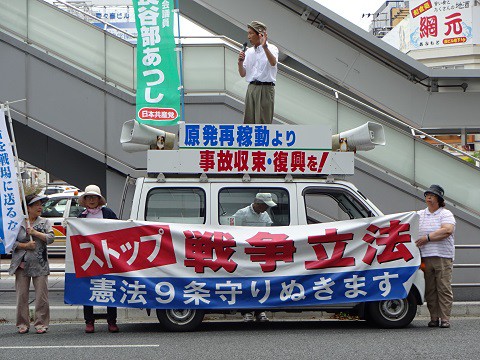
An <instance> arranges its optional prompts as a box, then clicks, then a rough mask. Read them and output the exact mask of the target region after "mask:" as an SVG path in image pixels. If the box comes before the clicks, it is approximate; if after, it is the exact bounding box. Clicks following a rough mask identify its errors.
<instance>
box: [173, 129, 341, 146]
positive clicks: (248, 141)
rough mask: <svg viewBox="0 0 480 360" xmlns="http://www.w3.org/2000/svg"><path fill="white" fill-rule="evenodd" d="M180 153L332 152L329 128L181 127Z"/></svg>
mask: <svg viewBox="0 0 480 360" xmlns="http://www.w3.org/2000/svg"><path fill="white" fill-rule="evenodd" d="M179 131H180V141H179V148H180V149H246V150H267V149H268V150H323V151H325V150H331V149H332V130H331V128H330V127H328V126H326V125H296V126H286V125H258V124H255V125H253V124H252V125H248V124H245V125H233V124H185V123H183V124H180V127H179Z"/></svg>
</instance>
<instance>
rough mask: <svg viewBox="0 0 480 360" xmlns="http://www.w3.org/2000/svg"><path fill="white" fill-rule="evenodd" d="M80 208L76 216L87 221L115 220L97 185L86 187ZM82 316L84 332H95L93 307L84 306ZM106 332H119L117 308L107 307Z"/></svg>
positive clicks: (79, 201) (79, 199)
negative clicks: (81, 208)
mask: <svg viewBox="0 0 480 360" xmlns="http://www.w3.org/2000/svg"><path fill="white" fill-rule="evenodd" d="M78 203H79V204H80V206H83V207H85V208H86V209H85V211H83V212H82V213H80V214H79V215H78V217H79V218H87V219H115V220H118V218H117V215H116V214H115V213H114V212H113V210H112V209H110V208H108V207H106V206H105V205H106V204H107V201H106V200H105V198H104V197H103V196H102V194H101V192H100V188H99V187H98V186H97V185H88V186H87V187H86V188H85V192H84V193H83V194H82V195H81V196H80V197H79V198H78ZM83 316H84V318H85V324H86V326H85V332H86V333H93V332H95V327H94V323H95V318H94V315H93V306H88V305H85V306H84V307H83ZM107 323H108V331H109V332H111V333H116V332H118V331H119V329H118V326H117V308H116V307H110V306H109V307H107Z"/></svg>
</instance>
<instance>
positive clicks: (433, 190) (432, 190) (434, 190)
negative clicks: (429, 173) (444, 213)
mask: <svg viewBox="0 0 480 360" xmlns="http://www.w3.org/2000/svg"><path fill="white" fill-rule="evenodd" d="M427 194H433V195H437V196H438V197H439V198H440V199H442V200H443V194H444V191H443V188H442V187H441V186H440V185H430V187H429V188H428V189H427V190H426V191H425V192H424V193H423V195H424V196H427Z"/></svg>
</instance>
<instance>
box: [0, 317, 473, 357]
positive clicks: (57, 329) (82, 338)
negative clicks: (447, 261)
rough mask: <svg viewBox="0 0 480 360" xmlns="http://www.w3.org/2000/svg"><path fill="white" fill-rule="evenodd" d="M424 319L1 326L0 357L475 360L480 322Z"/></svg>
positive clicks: (471, 319)
mask: <svg viewBox="0 0 480 360" xmlns="http://www.w3.org/2000/svg"><path fill="white" fill-rule="evenodd" d="M427 321H428V319H421V320H415V321H414V322H413V323H412V325H411V326H410V327H408V328H406V329H401V330H384V329H375V328H370V327H368V326H367V324H366V323H365V322H363V321H334V320H323V321H315V322H313V321H304V322H297V321H295V322H294V321H282V322H280V321H279V322H271V323H267V324H255V323H254V324H244V323H242V322H207V323H204V324H203V325H202V326H201V328H200V329H199V331H197V332H192V333H168V332H164V331H162V330H160V329H159V326H158V324H157V323H141V324H120V330H121V332H120V333H118V334H110V333H108V332H107V329H106V327H107V326H106V324H104V323H102V322H101V321H100V322H99V323H97V324H96V333H95V334H85V333H84V332H83V329H84V325H83V324H81V323H68V324H53V325H51V327H50V330H49V332H48V333H47V334H44V335H37V334H35V333H29V334H26V335H19V334H17V333H16V332H15V328H14V326H13V325H12V324H1V325H0V359H2V360H3V359H35V358H39V359H40V358H41V359H49V360H55V359H67V360H82V359H88V360H93V359H102V360H110V359H112V360H122V359H131V360H143V359H145V360H147V359H148V360H153V359H162V360H164V359H167V360H168V359H173V360H184V359H185V360H197V359H198V360H207V359H208V360H211V359H226V360H233V359H246V360H254V359H262V360H265V359H275V360H280V359H282V360H283V359H295V360H300V359H309V360H313V359H315V360H316V359H328V360H336V359H338V360H340V359H341V360H344V359H368V360H371V359H392V360H395V359H399V360H400V359H401V360H405V359H411V360H416V359H422V360H424V359H448V360H452V359H459V360H460V359H461V360H468V359H472V360H473V359H475V360H476V359H479V356H480V355H479V354H480V340H479V339H480V318H454V319H452V328H450V329H439V328H433V329H432V328H428V327H427V326H426V323H427ZM32 330H33V328H32Z"/></svg>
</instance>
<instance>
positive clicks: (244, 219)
mask: <svg viewBox="0 0 480 360" xmlns="http://www.w3.org/2000/svg"><path fill="white" fill-rule="evenodd" d="M233 217H234V218H235V226H271V225H272V223H273V221H272V219H270V216H269V215H268V214H267V212H266V211H265V212H263V213H260V214H257V213H256V212H255V210H253V206H252V205H248V206H247V207H244V208H243V209H240V210H238V211H237V212H236V213H235V214H234V215H233Z"/></svg>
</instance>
